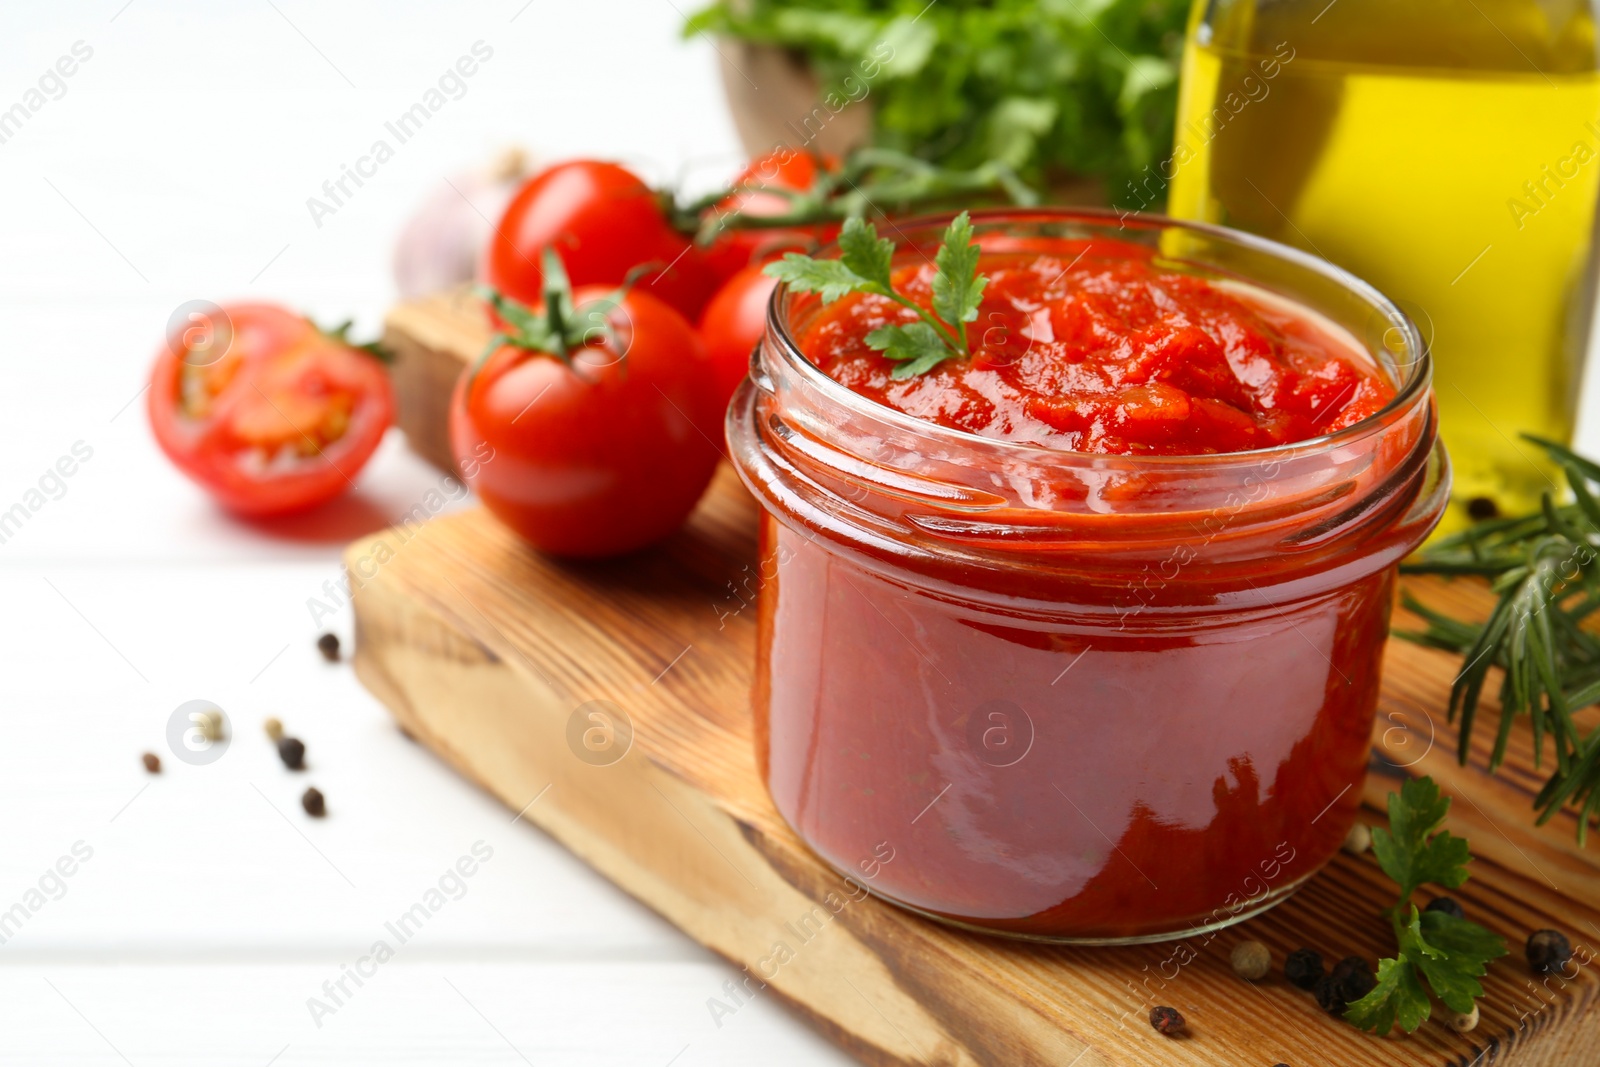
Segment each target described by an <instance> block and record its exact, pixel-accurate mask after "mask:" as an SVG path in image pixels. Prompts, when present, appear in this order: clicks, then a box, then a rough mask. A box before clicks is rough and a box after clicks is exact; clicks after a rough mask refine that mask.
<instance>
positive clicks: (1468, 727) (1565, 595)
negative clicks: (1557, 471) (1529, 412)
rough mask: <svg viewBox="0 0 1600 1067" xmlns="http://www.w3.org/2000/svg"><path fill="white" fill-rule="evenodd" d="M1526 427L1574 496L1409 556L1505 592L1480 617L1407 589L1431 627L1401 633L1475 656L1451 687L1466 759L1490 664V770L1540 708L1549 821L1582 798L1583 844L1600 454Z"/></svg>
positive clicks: (1547, 501)
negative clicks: (1589, 454) (1493, 687)
mask: <svg viewBox="0 0 1600 1067" xmlns="http://www.w3.org/2000/svg"><path fill="white" fill-rule="evenodd" d="M1523 436H1524V437H1525V438H1526V439H1527V440H1528V441H1530V442H1532V443H1533V444H1536V445H1538V446H1539V447H1541V448H1543V449H1544V450H1545V452H1547V453H1548V454H1549V456H1550V458H1551V459H1552V460H1554V461H1555V463H1556V464H1557V465H1558V466H1560V467H1561V469H1562V470H1563V472H1564V473H1565V474H1566V477H1567V483H1568V485H1569V487H1570V489H1571V493H1572V502H1571V503H1566V504H1558V503H1556V501H1555V499H1554V495H1553V494H1551V493H1546V494H1545V495H1544V500H1543V504H1542V506H1541V508H1540V509H1539V510H1538V511H1536V512H1534V513H1533V514H1531V515H1525V516H1521V517H1518V518H1508V519H1496V520H1493V521H1490V522H1481V523H1478V524H1477V525H1475V526H1472V527H1470V528H1469V529H1467V530H1464V531H1462V532H1461V533H1458V534H1454V535H1452V536H1450V537H1445V538H1442V539H1440V540H1439V541H1438V542H1437V543H1435V544H1434V545H1432V546H1431V547H1429V548H1428V549H1426V550H1425V551H1423V552H1422V553H1420V554H1419V555H1418V556H1417V557H1416V558H1415V559H1413V560H1412V561H1410V562H1408V563H1405V564H1402V565H1401V568H1400V569H1401V571H1402V572H1404V573H1407V574H1442V575H1461V574H1476V575H1481V576H1483V577H1485V578H1487V579H1488V580H1489V582H1490V587H1491V588H1492V589H1493V590H1494V592H1495V594H1496V595H1497V596H1498V597H1499V602H1498V603H1497V604H1496V605H1495V607H1494V610H1493V611H1492V612H1490V614H1489V618H1488V620H1487V621H1485V622H1483V623H1473V622H1464V621H1461V620H1458V619H1454V618H1451V617H1450V616H1448V615H1445V614H1443V613H1442V612H1438V611H1434V610H1432V609H1430V608H1428V607H1427V606H1425V605H1423V604H1422V603H1420V602H1419V601H1417V600H1416V599H1415V598H1414V597H1412V596H1411V595H1410V594H1409V593H1407V594H1406V595H1405V597H1404V602H1405V605H1406V607H1407V608H1409V609H1410V610H1411V611H1413V612H1415V613H1416V614H1418V615H1420V616H1421V617H1422V619H1423V621H1424V622H1425V623H1426V624H1427V628H1426V629H1425V630H1422V631H1411V632H1408V631H1396V636H1397V637H1403V638H1406V639H1408V640H1411V641H1415V642H1417V643H1418V644H1423V645H1428V646H1430V647H1433V648H1442V649H1446V650H1448V651H1451V652H1456V653H1459V654H1460V655H1461V656H1462V660H1463V664H1464V666H1463V667H1462V670H1461V672H1460V674H1458V675H1457V676H1456V680H1455V683H1454V684H1453V685H1452V686H1451V688H1450V718H1451V720H1452V721H1453V720H1454V719H1455V717H1456V715H1457V714H1458V713H1459V714H1460V716H1461V742H1460V749H1459V753H1458V755H1459V758H1460V760H1461V762H1462V763H1463V764H1464V763H1466V761H1467V755H1468V752H1469V746H1470V744H1471V740H1472V727H1473V722H1474V720H1475V718H1476V716H1477V712H1478V707H1479V704H1480V702H1481V700H1482V697H1483V691H1484V688H1485V686H1486V685H1487V683H1488V680H1489V670H1490V668H1491V667H1500V668H1502V669H1503V670H1504V672H1505V673H1504V676H1503V679H1502V681H1501V683H1500V722H1499V724H1498V729H1497V731H1496V735H1495V744H1494V750H1493V752H1492V753H1491V754H1490V756H1489V769H1490V770H1491V771H1493V770H1496V769H1498V768H1499V766H1500V764H1501V762H1502V761H1503V760H1504V759H1505V756H1506V747H1507V743H1508V741H1509V740H1510V737H1511V728H1512V726H1513V725H1514V724H1515V722H1516V720H1517V718H1518V717H1520V716H1523V715H1526V716H1528V718H1529V720H1530V721H1531V725H1532V728H1533V743H1534V748H1533V753H1534V766H1535V767H1538V766H1540V764H1541V762H1542V761H1543V759H1544V753H1545V739H1546V737H1548V738H1549V739H1550V741H1551V747H1552V748H1553V749H1554V750H1555V768H1554V770H1553V771H1552V772H1551V773H1550V777H1549V779H1548V780H1547V781H1546V783H1545V785H1544V788H1543V789H1541V790H1540V792H1539V794H1538V796H1536V797H1535V798H1534V807H1536V808H1538V809H1539V812H1540V814H1539V818H1538V822H1539V823H1541V824H1542V823H1544V822H1547V821H1548V820H1549V819H1550V818H1551V817H1553V816H1554V815H1555V814H1556V812H1558V811H1560V810H1561V809H1562V808H1563V807H1564V806H1565V805H1567V804H1572V805H1574V806H1576V807H1577V808H1578V824H1577V836H1578V843H1579V844H1580V845H1581V844H1583V843H1584V841H1585V838H1586V835H1587V831H1588V826H1589V822H1590V820H1591V819H1593V818H1594V816H1595V814H1596V813H1597V812H1600V728H1593V729H1590V730H1588V731H1587V733H1586V732H1585V731H1584V730H1583V729H1582V728H1581V727H1580V724H1579V723H1578V721H1577V720H1576V719H1575V713H1576V712H1577V711H1578V710H1580V709H1581V708H1583V707H1585V706H1587V705H1590V704H1593V703H1595V702H1597V701H1600V635H1597V634H1596V633H1594V632H1593V631H1592V630H1591V629H1590V628H1588V627H1587V626H1586V625H1585V623H1586V621H1587V620H1589V619H1590V618H1591V617H1592V616H1594V615H1595V613H1596V612H1597V611H1600V499H1597V498H1600V464H1596V463H1594V462H1592V461H1590V460H1587V459H1585V458H1583V457H1582V456H1580V455H1578V454H1576V453H1575V452H1572V451H1571V450H1570V449H1567V448H1564V447H1563V446H1561V445H1559V444H1556V443H1555V442H1554V441H1546V440H1544V439H1542V438H1539V437H1534V436H1532V435H1530V434H1524V435H1523Z"/></svg>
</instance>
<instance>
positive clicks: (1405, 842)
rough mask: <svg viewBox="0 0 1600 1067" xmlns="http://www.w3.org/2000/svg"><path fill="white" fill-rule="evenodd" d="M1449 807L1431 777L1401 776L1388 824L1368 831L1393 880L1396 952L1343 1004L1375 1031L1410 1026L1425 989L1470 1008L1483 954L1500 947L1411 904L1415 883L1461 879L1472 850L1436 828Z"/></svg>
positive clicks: (1422, 1015) (1423, 1007)
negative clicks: (1362, 991)
mask: <svg viewBox="0 0 1600 1067" xmlns="http://www.w3.org/2000/svg"><path fill="white" fill-rule="evenodd" d="M1449 811H1450V800H1449V798H1447V797H1444V796H1441V795H1440V793H1439V787H1438V786H1437V785H1435V784H1434V781H1433V779H1431V778H1420V779H1416V780H1414V781H1408V782H1406V783H1405V784H1404V785H1403V786H1401V788H1400V792H1398V793H1390V794H1389V828H1388V829H1387V830H1385V829H1382V828H1377V829H1374V830H1373V831H1372V850H1373V852H1374V853H1376V854H1377V857H1378V864H1379V866H1381V867H1382V868H1383V871H1384V873H1385V874H1387V875H1388V876H1389V877H1390V878H1393V879H1394V880H1395V881H1396V882H1397V883H1399V886H1400V900H1399V903H1398V904H1396V905H1395V907H1393V908H1392V909H1390V911H1389V915H1390V918H1391V920H1392V922H1393V925H1394V932H1395V942H1396V944H1397V946H1398V954H1397V955H1396V957H1395V958H1394V959H1383V960H1379V961H1378V984H1377V985H1376V986H1375V987H1374V988H1373V989H1372V991H1371V992H1370V993H1368V994H1367V995H1366V996H1364V997H1362V998H1361V999H1360V1000H1357V1001H1355V1002H1353V1003H1352V1004H1350V1006H1349V1007H1348V1008H1346V1010H1345V1018H1346V1019H1347V1020H1349V1021H1350V1022H1351V1023H1353V1024H1355V1025H1356V1026H1358V1027H1360V1028H1361V1029H1363V1030H1373V1031H1375V1032H1377V1033H1380V1034H1382V1033H1386V1032H1388V1030H1389V1029H1390V1027H1392V1026H1394V1025H1395V1023H1397V1022H1398V1023H1399V1024H1400V1027H1401V1029H1403V1030H1405V1031H1406V1032H1407V1033H1410V1032H1411V1031H1413V1030H1415V1029H1416V1028H1417V1027H1419V1026H1421V1025H1422V1024H1423V1022H1424V1021H1426V1020H1427V1018H1428V1015H1429V1013H1430V1012H1431V1010H1432V1004H1431V1001H1430V999H1429V995H1428V991H1429V990H1430V989H1431V990H1432V992H1433V996H1435V997H1438V998H1439V999H1440V1000H1441V1001H1443V1002H1444V1003H1445V1004H1446V1005H1447V1006H1449V1007H1450V1009H1451V1010H1453V1011H1458V1012H1470V1011H1471V1010H1472V1003H1473V1001H1474V1000H1476V999H1477V998H1478V997H1481V996H1483V986H1482V984H1481V983H1479V981H1478V979H1479V978H1480V977H1482V976H1483V974H1484V973H1485V971H1486V970H1487V965H1488V963H1489V961H1490V960H1493V959H1498V958H1499V957H1501V956H1504V955H1505V954H1506V943H1505V939H1504V938H1502V937H1501V936H1500V935H1499V934H1496V933H1494V932H1492V931H1490V930H1487V929H1485V928H1484V927H1482V926H1479V925H1478V924H1477V923H1475V922H1471V921H1469V920H1466V919H1458V918H1456V917H1455V916H1454V915H1449V914H1447V913H1445V912H1437V911H1429V912H1423V911H1418V909H1417V906H1416V905H1415V904H1413V903H1411V894H1412V892H1413V891H1414V890H1416V889H1417V888H1418V887H1420V886H1422V885H1426V884H1430V883H1432V884H1437V885H1443V886H1447V887H1449V888H1452V889H1453V888H1455V887H1456V886H1459V885H1461V884H1462V883H1463V882H1465V881H1466V880H1467V877H1468V876H1467V869H1466V868H1467V864H1468V862H1470V861H1471V859H1472V857H1471V855H1470V853H1469V852H1468V851H1467V843H1466V841H1464V840H1463V839H1461V838H1459V837H1456V836H1454V835H1452V834H1451V833H1449V832H1448V831H1445V830H1441V829H1440V826H1441V824H1442V823H1443V822H1444V818H1445V815H1446V814H1448V813H1449ZM1424 980H1426V982H1427V985H1426V987H1424V985H1423V982H1424Z"/></svg>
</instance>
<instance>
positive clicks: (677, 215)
mask: <svg viewBox="0 0 1600 1067" xmlns="http://www.w3.org/2000/svg"><path fill="white" fill-rule="evenodd" d="M979 192H998V193H1002V194H1004V195H1005V196H1006V197H1007V198H1009V199H1010V200H1011V202H1012V203H1014V204H1018V205H1021V206H1025V207H1026V206H1032V205H1034V204H1037V203H1038V202H1039V195H1038V193H1037V192H1036V191H1035V190H1034V189H1033V188H1032V187H1030V186H1029V185H1028V184H1027V183H1026V182H1024V181H1023V180H1022V179H1021V178H1020V177H1019V176H1018V175H1017V173H1016V171H1015V170H1014V169H1012V168H1011V167H1010V166H1008V165H1006V164H1004V163H1001V162H998V161H995V160H991V161H989V162H987V163H984V164H982V165H981V166H978V167H974V168H972V169H971V170H954V169H950V168H947V167H940V166H937V165H935V164H933V163H929V162H928V161H927V160H923V159H918V158H916V157H915V156H912V155H909V154H907V153H905V152H897V151H894V150H892V149H887V148H861V149H857V150H856V151H854V152H852V153H850V155H848V156H847V157H846V158H845V160H844V163H843V165H842V166H840V167H839V169H837V170H829V169H828V168H826V167H824V166H821V165H819V166H818V167H817V168H816V180H815V181H814V183H813V184H812V186H811V188H810V189H806V190H796V189H790V188H785V187H781V186H776V185H768V184H765V183H760V182H736V183H734V184H733V185H730V186H728V187H726V188H723V189H719V190H717V191H716V192H713V193H708V194H706V195H704V196H701V197H697V198H696V199H694V200H690V201H688V202H686V203H682V204H679V203H677V202H675V201H673V200H672V199H671V198H670V197H665V198H664V200H663V203H664V205H665V207H666V208H667V214H668V218H669V219H670V221H671V222H672V225H673V226H674V228H676V229H677V230H679V232H681V233H683V234H685V235H688V236H693V237H694V239H695V243H696V244H699V245H702V246H703V245H707V244H710V243H711V242H712V241H713V240H714V239H715V238H716V237H717V235H718V234H720V233H722V232H723V231H725V230H735V229H737V230H764V229H782V228H785V227H793V226H811V225H817V224H819V223H827V222H843V221H844V220H845V219H849V218H862V217H865V216H866V215H868V214H869V213H872V212H876V213H878V214H884V215H886V214H889V213H890V212H891V211H894V212H904V211H905V210H906V209H908V208H911V207H915V206H918V205H922V204H926V203H928V202H930V201H938V200H947V199H951V198H954V197H957V196H960V195H962V194H968V193H979ZM751 193H760V194H763V195H770V196H778V197H781V198H783V199H784V200H786V201H788V202H789V208H788V210H787V211H782V212H779V213H777V214H768V213H762V214H751V213H749V212H747V211H745V210H743V209H741V208H735V209H734V210H732V211H724V212H716V211H714V209H715V208H716V207H717V206H718V205H719V204H721V203H723V202H724V201H726V200H729V199H730V198H734V197H738V196H741V195H748V194H751Z"/></svg>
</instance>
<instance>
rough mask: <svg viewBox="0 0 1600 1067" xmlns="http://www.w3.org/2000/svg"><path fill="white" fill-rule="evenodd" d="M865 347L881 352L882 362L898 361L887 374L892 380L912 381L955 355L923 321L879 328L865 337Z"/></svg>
mask: <svg viewBox="0 0 1600 1067" xmlns="http://www.w3.org/2000/svg"><path fill="white" fill-rule="evenodd" d="M867 347H868V348H873V349H877V350H878V351H880V352H882V353H883V358H884V359H892V360H895V361H897V362H900V365H899V366H898V367H896V368H895V369H894V370H893V371H891V372H890V374H889V377H891V378H893V379H895V380H896V381H903V380H904V379H906V378H914V377H916V376H917V375H919V374H921V373H922V372H923V371H926V370H930V369H932V368H933V367H935V366H937V365H938V364H940V363H942V362H944V361H945V360H947V359H949V358H950V357H951V356H953V355H955V353H954V352H952V351H950V346H949V345H947V344H945V342H944V339H943V338H942V337H940V336H939V334H938V331H936V330H935V329H934V328H933V327H932V326H929V325H928V324H927V323H925V322H913V323H908V324H906V325H904V326H879V327H878V328H877V329H876V330H873V331H872V332H871V333H869V334H867ZM902 361H903V362H902Z"/></svg>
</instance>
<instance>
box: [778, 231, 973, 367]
mask: <svg viewBox="0 0 1600 1067" xmlns="http://www.w3.org/2000/svg"><path fill="white" fill-rule="evenodd" d="M894 249H895V245H894V242H893V241H891V240H889V239H888V238H885V237H879V236H878V229H877V227H876V226H874V225H872V223H870V222H867V221H865V220H863V219H859V218H852V219H850V220H849V221H847V222H846V223H845V224H844V229H842V230H841V231H840V232H839V258H838V259H813V258H811V257H810V256H807V255H802V254H801V253H799V252H790V253H788V254H787V255H785V256H784V257H783V258H782V259H781V260H778V261H777V262H775V263H769V264H767V266H766V267H765V268H764V269H765V271H766V273H767V274H769V275H771V276H772V277H774V278H777V279H778V280H779V281H781V282H783V283H785V284H786V285H788V286H789V288H790V289H793V290H795V291H796V292H801V293H817V294H819V295H820V296H821V297H822V302H823V303H825V304H831V303H832V302H833V301H835V300H838V299H840V298H841V297H843V296H846V295H848V294H850V293H873V294H876V295H878V296H884V297H888V298H889V299H890V300H893V301H894V302H895V303H897V304H899V305H900V306H901V307H904V308H907V309H909V310H911V311H914V312H916V314H917V319H918V321H917V322H910V323H898V324H891V325H887V326H880V327H878V328H877V329H875V330H873V331H872V332H871V333H869V334H868V335H867V337H866V341H867V346H868V347H869V348H872V349H874V350H875V351H879V352H882V353H883V357H884V358H885V359H888V360H892V361H894V362H895V363H898V364H899V366H897V367H895V369H894V370H893V372H891V375H890V376H891V377H893V378H895V379H896V380H904V379H906V378H912V377H915V376H916V375H918V374H922V373H924V372H925V371H928V370H930V369H932V368H933V367H935V366H937V365H938V364H940V363H942V362H944V361H945V360H947V359H950V358H952V357H958V356H966V355H968V354H969V350H968V348H967V328H966V324H967V323H969V322H971V321H972V320H974V319H976V318H977V317H978V305H979V303H980V302H981V301H982V299H983V290H984V287H985V286H986V285H988V283H989V280H988V279H987V278H985V277H984V276H983V275H981V274H979V273H978V256H979V254H980V251H981V250H980V249H979V247H978V245H977V243H976V242H975V241H973V239H972V219H971V218H970V217H969V216H968V215H967V213H966V212H965V211H963V212H962V213H961V214H960V215H957V216H956V217H955V219H954V220H953V221H952V222H951V223H950V225H949V226H947V227H946V228H945V231H944V238H943V241H942V242H941V243H940V245H939V250H938V252H937V253H935V255H934V266H935V267H936V268H937V269H938V273H937V274H936V275H935V276H934V279H933V300H932V303H933V312H932V313H930V312H929V311H928V309H927V308H925V307H923V306H922V305H921V304H918V303H917V302H916V301H914V300H912V299H910V298H909V297H907V296H905V295H904V294H903V293H899V292H896V291H895V288H894V280H893V277H892V272H893V269H894Z"/></svg>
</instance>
